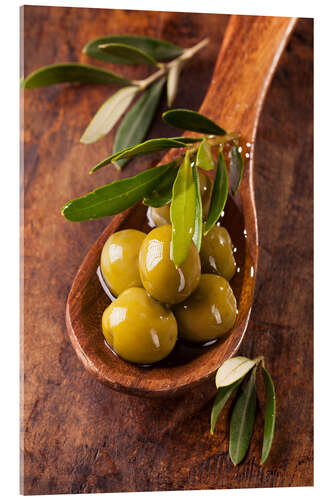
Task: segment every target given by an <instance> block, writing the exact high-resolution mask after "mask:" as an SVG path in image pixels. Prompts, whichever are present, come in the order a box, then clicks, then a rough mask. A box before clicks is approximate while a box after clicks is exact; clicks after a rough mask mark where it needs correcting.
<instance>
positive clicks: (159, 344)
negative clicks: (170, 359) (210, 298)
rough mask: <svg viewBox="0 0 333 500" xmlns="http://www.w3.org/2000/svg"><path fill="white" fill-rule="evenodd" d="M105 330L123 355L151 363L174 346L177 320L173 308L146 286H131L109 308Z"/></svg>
mask: <svg viewBox="0 0 333 500" xmlns="http://www.w3.org/2000/svg"><path fill="white" fill-rule="evenodd" d="M102 331H103V335H104V337H105V339H106V341H107V342H108V344H109V345H110V347H111V348H112V349H113V350H114V351H115V352H116V353H117V354H118V355H119V356H120V357H121V358H123V359H125V360H126V361H130V362H131V363H142V364H150V363H156V361H160V360H161V359H163V358H165V357H166V356H168V354H169V353H170V352H171V351H172V349H173V348H174V345H175V343H176V339H177V322H176V319H175V317H174V315H173V313H172V311H170V310H168V309H166V308H165V307H164V306H162V305H161V304H160V303H159V302H157V301H156V300H154V299H153V298H152V297H150V296H149V295H148V293H147V292H146V290H144V289H143V288H129V289H128V290H125V291H124V292H123V293H122V294H121V295H119V297H118V298H117V299H116V300H115V301H114V302H112V303H111V304H110V305H109V306H108V307H107V308H106V309H105V311H104V313H103V317H102Z"/></svg>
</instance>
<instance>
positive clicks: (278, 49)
mask: <svg viewBox="0 0 333 500" xmlns="http://www.w3.org/2000/svg"><path fill="white" fill-rule="evenodd" d="M296 20H297V18H290V17H263V16H235V15H234V16H231V18H230V21H229V23H228V26H227V29H226V32H225V35H224V39H223V43H222V46H221V49H220V52H219V55H218V59H217V62H216V66H215V70H214V74H213V78H212V80H211V84H210V87H209V89H208V92H207V94H206V97H205V100H204V102H203V104H202V106H201V109H200V113H202V114H204V115H207V116H209V117H210V118H211V119H212V120H215V121H217V122H218V123H220V124H221V126H222V127H223V128H225V129H226V130H229V131H236V132H239V133H240V134H241V135H242V136H243V137H245V138H246V139H247V140H249V141H251V142H254V139H255V134H256V129H257V125H258V119H259V115H260V111H261V108H262V105H263V101H264V98H265V95H266V92H267V89H268V86H269V84H270V82H271V79H272V76H273V74H274V71H275V69H276V66H277V64H278V61H279V58H280V56H281V54H282V52H283V49H284V47H285V45H286V43H287V41H288V38H289V35H290V34H291V32H292V30H293V27H294V25H295V23H296Z"/></svg>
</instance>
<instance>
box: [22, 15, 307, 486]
mask: <svg viewBox="0 0 333 500" xmlns="http://www.w3.org/2000/svg"><path fill="white" fill-rule="evenodd" d="M227 20H228V17H227V16H214V15H207V14H206V15H203V14H200V15H195V14H174V13H163V14H159V13H153V12H148V13H144V12H136V11H107V10H100V9H98V10H91V9H70V8H51V7H25V8H24V42H25V44H24V49H25V57H24V62H25V64H24V65H25V68H24V71H25V73H26V74H27V73H29V72H30V71H32V70H34V69H36V68H38V67H39V66H41V65H44V64H49V63H52V62H56V61H57V62H61V61H74V60H80V61H81V62H88V60H87V58H86V57H85V56H83V55H81V53H80V49H81V47H82V46H83V45H84V44H85V43H86V41H87V40H89V39H91V38H93V37H95V36H98V35H101V34H103V33H107V32H108V33H116V32H120V31H124V30H125V29H126V31H128V32H131V33H136V32H139V33H144V34H147V35H151V36H158V37H163V36H164V37H165V38H167V39H169V40H171V41H173V42H175V43H179V44H180V45H182V46H190V45H193V44H194V43H196V42H197V41H199V39H201V38H204V36H207V35H209V36H210V38H211V44H210V45H209V47H208V48H207V49H205V54H203V53H202V54H200V55H199V56H198V57H197V58H196V59H195V61H193V62H192V61H191V63H190V64H189V66H188V73H187V75H188V76H187V79H188V82H189V84H188V85H184V82H183V84H182V88H181V91H180V93H179V95H178V97H177V100H176V103H175V107H177V106H178V107H180V106H182V107H192V108H194V109H199V107H200V104H201V101H202V99H203V97H204V95H205V93H206V90H207V87H208V84H209V81H210V78H211V76H212V71H213V68H214V63H215V60H216V56H217V52H218V47H219V46H220V43H221V39H222V35H223V31H224V29H225V26H226V23H227ZM121 27H124V28H123V29H121ZM312 32H313V27H312V22H311V20H301V21H299V23H298V26H297V28H296V31H295V32H294V34H293V35H292V38H291V40H290V42H289V44H288V46H287V49H286V51H285V53H284V54H283V56H282V59H281V62H280V64H279V67H278V70H277V73H276V75H275V77H274V79H273V82H272V86H271V88H270V90H269V92H268V96H267V99H266V101H265V104H264V109H263V114H262V116H261V119H260V123H259V129H258V136H257V143H256V156H255V163H256V171H255V192H256V200H257V211H258V219H259V234H260V265H259V268H258V275H257V287H256V293H255V302H254V308H253V312H252V315H251V319H250V325H249V329H248V332H247V335H246V337H245V340H244V342H243V344H242V348H241V351H240V353H241V354H243V355H246V356H249V357H252V356H256V355H260V354H264V355H265V359H266V365H267V367H268V369H269V370H270V372H271V373H272V375H273V378H274V381H275V383H276V385H277V411H278V418H277V426H276V438H275V441H274V444H273V448H272V452H271V456H270V458H269V459H268V461H267V462H266V464H265V465H264V466H262V467H260V466H259V461H260V447H261V439H262V431H261V428H262V427H261V426H260V423H262V420H263V405H262V401H259V408H260V410H259V415H258V418H257V426H256V431H255V435H254V439H253V441H252V444H251V447H250V453H249V455H248V456H247V458H246V460H245V461H244V463H243V464H242V465H240V466H238V467H237V468H235V467H234V466H233V465H232V464H231V462H230V460H229V458H228V451H227V450H228V436H227V432H226V414H227V411H225V412H224V415H223V417H222V418H221V420H219V421H218V423H217V427H216V432H215V434H214V436H212V437H211V436H210V435H209V413H210V407H211V399H212V397H213V395H214V392H215V391H214V386H213V384H211V383H207V384H206V386H203V387H200V388H198V389H197V390H194V391H192V392H191V393H190V394H187V395H185V396H181V397H179V398H175V399H173V400H170V401H163V402H161V401H160V400H159V399H156V400H145V399H141V398H135V397H133V396H128V395H125V394H121V393H117V392H114V391H112V390H110V389H109V388H107V387H105V386H103V385H102V384H100V383H98V382H97V381H95V380H94V379H93V378H92V377H91V376H90V375H89V374H88V373H87V372H86V371H85V370H84V368H83V367H82V365H81V363H80V362H79V360H78V359H77V357H76V356H75V354H74V352H73V349H72V347H71V345H70V343H69V341H68V337H67V334H66V326H65V317H64V311H65V303H66V297H67V295H68V292H69V289H70V286H71V283H72V280H73V278H74V275H75V273H76V270H77V267H78V264H79V263H80V262H81V261H82V259H83V257H84V255H85V254H86V252H87V250H88V249H89V248H90V246H91V245H92V243H93V242H94V241H95V240H96V238H97V237H98V235H99V234H100V233H101V232H102V230H103V229H104V227H105V226H106V225H107V223H108V221H107V220H101V221H91V222H87V223H81V224H71V223H69V222H67V221H65V220H64V219H63V218H62V217H61V216H60V213H59V207H61V206H62V204H63V203H64V202H66V201H67V200H68V199H71V198H72V197H75V196H78V195H80V194H84V193H85V192H87V191H88V190H91V189H92V188H94V187H95V186H96V185H101V184H103V183H105V182H110V181H111V180H112V179H115V178H118V177H120V176H122V175H127V174H129V173H134V172H138V171H140V170H142V169H143V168H145V167H146V166H147V162H146V160H145V159H143V158H139V159H137V160H135V161H134V162H133V163H132V164H130V165H129V166H128V167H127V168H126V172H123V173H119V172H115V171H113V170H111V169H104V170H101V171H100V172H98V173H96V174H95V176H91V177H89V176H88V175H87V174H88V170H89V168H90V167H91V165H93V164H95V163H96V161H98V160H100V159H101V158H103V157H104V156H106V155H107V154H108V153H109V151H110V149H111V145H112V135H111V136H107V137H105V138H104V139H103V140H102V141H100V142H99V143H98V144H96V145H92V146H84V145H81V144H79V138H80V135H81V133H82V131H83V130H84V128H85V126H86V124H87V122H88V120H89V119H90V118H91V117H92V115H93V113H94V112H95V111H96V109H97V108H98V106H99V105H100V104H101V103H102V102H103V100H105V99H106V97H107V96H108V95H109V89H107V88H104V87H97V86H92V85H91V86H90V85H89V86H85V87H80V86H77V85H71V86H57V87H54V88H49V89H40V90H34V91H30V92H25V97H24V103H22V106H24V107H23V109H24V176H22V190H24V200H23V205H24V269H23V278H24V337H22V346H23V350H24V356H23V361H24V364H23V367H22V368H23V370H22V371H23V375H24V386H23V401H22V410H23V412H22V440H21V443H22V462H21V463H22V469H21V489H22V492H24V493H25V494H48V493H83V492H116V491H155V490H174V489H211V488H239V487H242V488H246V487H272V486H308V485H311V484H313V468H312V467H313V465H312V463H313V460H312V459H313V437H312V429H313V426H312V423H313V418H312V411H313V408H312V406H313V388H312V369H313V364H312V363H313V338H312V335H313V316H312V300H313V297H312V278H313V261H312V258H313V247H312V243H313V239H312V234H313V233H312V230H313V218H312V215H313V203H312V197H313V171H312V126H313V124H312V113H313V110H312V99H313V94H312V77H313V75H312V66H313V51H312V41H313V40H312ZM115 69H116V68H115ZM140 71H141V70H140V69H131V70H130V71H128V73H127V74H128V76H135V77H141V76H142V75H141V74H140ZM198 74H199V75H200V78H198V77H197V75H198ZM162 134H163V135H164V134H166V135H169V136H171V135H172V133H170V130H169V129H168V128H167V127H166V126H164V125H163V124H162V123H160V120H159V119H156V120H155V121H154V125H153V128H152V131H151V137H158V136H161V135H162ZM158 159H159V155H156V156H154V158H153V160H151V161H149V164H151V163H152V162H153V161H156V160H158Z"/></svg>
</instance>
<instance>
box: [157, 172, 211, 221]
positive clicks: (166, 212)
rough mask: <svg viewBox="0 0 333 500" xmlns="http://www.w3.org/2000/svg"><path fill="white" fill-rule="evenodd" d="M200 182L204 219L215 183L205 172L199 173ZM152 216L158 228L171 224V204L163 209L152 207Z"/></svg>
mask: <svg viewBox="0 0 333 500" xmlns="http://www.w3.org/2000/svg"><path fill="white" fill-rule="evenodd" d="M199 181H200V195H201V203H202V216H203V218H204V219H206V218H207V215H208V212H209V206H210V200H211V196H212V191H213V181H212V180H211V178H210V177H208V175H206V174H204V173H203V172H199ZM150 216H151V218H152V220H153V222H154V224H155V225H156V226H162V225H163V224H170V222H171V220H170V203H169V204H168V205H164V206H163V207H157V208H154V207H152V209H151V212H150Z"/></svg>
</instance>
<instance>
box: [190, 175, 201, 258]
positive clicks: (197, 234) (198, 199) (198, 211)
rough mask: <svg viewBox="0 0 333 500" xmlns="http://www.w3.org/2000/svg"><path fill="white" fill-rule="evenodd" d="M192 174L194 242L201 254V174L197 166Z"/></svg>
mask: <svg viewBox="0 0 333 500" xmlns="http://www.w3.org/2000/svg"><path fill="white" fill-rule="evenodd" d="M192 173H193V180H194V185H195V225H194V234H193V241H194V244H195V246H196V247H197V249H198V252H200V248H201V240H202V202H201V196H200V180H199V173H198V169H197V167H196V166H195V165H194V166H193V167H192Z"/></svg>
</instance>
